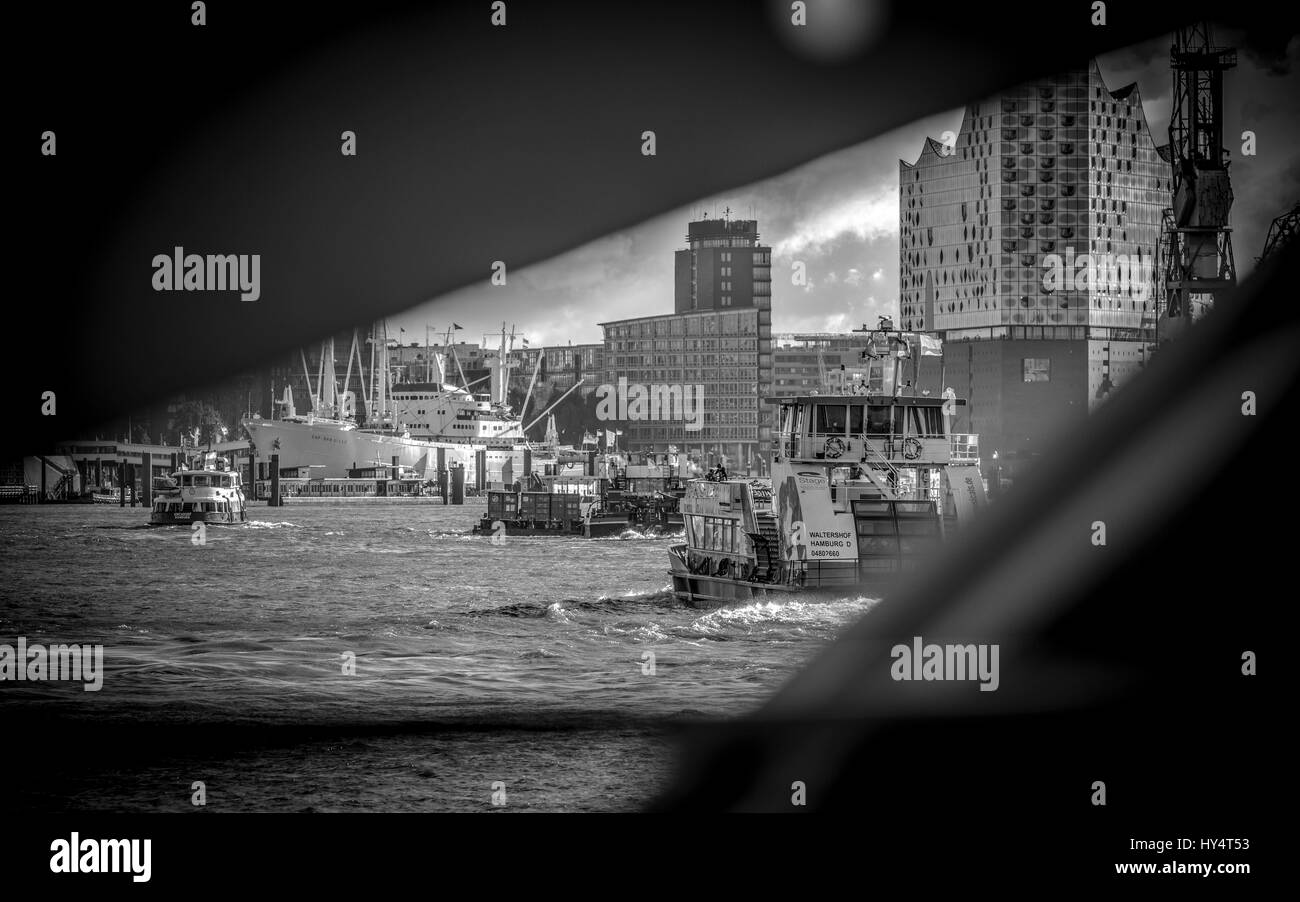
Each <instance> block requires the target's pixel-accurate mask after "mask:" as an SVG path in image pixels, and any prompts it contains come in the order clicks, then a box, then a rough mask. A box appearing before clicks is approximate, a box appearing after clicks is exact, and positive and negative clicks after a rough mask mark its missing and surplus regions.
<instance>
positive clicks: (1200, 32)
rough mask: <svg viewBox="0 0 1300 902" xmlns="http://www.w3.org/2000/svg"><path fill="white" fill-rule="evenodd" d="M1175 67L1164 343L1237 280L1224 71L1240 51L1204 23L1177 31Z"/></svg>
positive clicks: (1164, 250) (1164, 245) (1164, 240)
mask: <svg viewBox="0 0 1300 902" xmlns="http://www.w3.org/2000/svg"><path fill="white" fill-rule="evenodd" d="M1169 65H1170V68H1171V70H1172V71H1173V109H1172V111H1171V113H1170V120H1169V145H1168V149H1167V156H1168V159H1169V164H1170V169H1171V176H1172V177H1171V180H1170V188H1171V195H1172V200H1171V204H1172V205H1171V206H1170V207H1169V208H1167V209H1165V210H1164V213H1163V223H1162V228H1161V237H1160V252H1161V257H1162V263H1163V267H1162V269H1163V273H1164V284H1163V289H1164V290H1163V295H1164V298H1163V304H1162V307H1161V309H1160V310H1159V311H1157V326H1156V328H1157V341H1158V342H1161V343H1162V342H1165V341H1168V340H1170V339H1173V338H1176V337H1177V336H1178V335H1179V333H1181V332H1182V331H1183V330H1184V329H1186V328H1187V327H1188V326H1189V325H1190V324H1191V323H1192V322H1194V321H1195V320H1197V319H1199V318H1200V317H1201V316H1202V315H1203V314H1204V313H1205V311H1206V310H1208V309H1209V308H1210V307H1211V306H1212V305H1213V303H1214V298H1215V295H1216V294H1217V293H1220V292H1222V291H1224V290H1226V289H1228V288H1230V287H1232V286H1233V285H1235V284H1236V281H1237V271H1236V266H1235V264H1234V262H1233V259H1232V230H1231V229H1230V228H1229V226H1228V222H1229V214H1230V211H1231V209H1232V184H1231V182H1230V181H1229V178H1228V159H1227V157H1228V154H1227V151H1226V150H1225V149H1224V147H1223V73H1224V72H1226V71H1227V70H1228V69H1231V68H1233V67H1234V66H1236V65H1237V53H1236V51H1235V50H1233V49H1231V48H1221V47H1216V46H1214V39H1213V35H1212V34H1211V31H1210V25H1209V23H1206V22H1200V23H1197V24H1195V25H1191V26H1188V27H1186V28H1179V29H1178V30H1177V31H1176V32H1175V34H1174V44H1173V46H1172V47H1171V48H1170V52H1169Z"/></svg>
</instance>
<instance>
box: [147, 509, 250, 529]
mask: <svg viewBox="0 0 1300 902" xmlns="http://www.w3.org/2000/svg"><path fill="white" fill-rule="evenodd" d="M247 522H248V512H247V511H245V510H242V509H241V510H238V511H235V512H233V513H226V512H218V511H193V512H188V511H186V512H172V511H154V512H153V513H151V514H150V515H149V525H150V526H189V525H190V524H191V523H203V524H205V525H207V526H235V525H237V524H240V523H247Z"/></svg>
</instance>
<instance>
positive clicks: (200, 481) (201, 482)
mask: <svg viewBox="0 0 1300 902" xmlns="http://www.w3.org/2000/svg"><path fill="white" fill-rule="evenodd" d="M194 484H195V485H196V486H205V485H207V484H208V477H207V476H195V477H194Z"/></svg>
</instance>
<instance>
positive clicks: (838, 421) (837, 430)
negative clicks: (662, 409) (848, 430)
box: [817, 404, 848, 435]
mask: <svg viewBox="0 0 1300 902" xmlns="http://www.w3.org/2000/svg"><path fill="white" fill-rule="evenodd" d="M847 411H848V405H847V404H818V405H817V431H818V432H819V433H821V434H823V435H843V434H844V427H845V425H846V421H847V419H848V412H847Z"/></svg>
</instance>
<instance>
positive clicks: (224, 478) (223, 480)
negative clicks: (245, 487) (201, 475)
mask: <svg viewBox="0 0 1300 902" xmlns="http://www.w3.org/2000/svg"><path fill="white" fill-rule="evenodd" d="M221 487H222V488H223V489H228V488H230V477H229V476H222V477H221Z"/></svg>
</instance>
